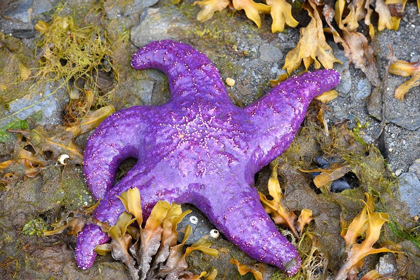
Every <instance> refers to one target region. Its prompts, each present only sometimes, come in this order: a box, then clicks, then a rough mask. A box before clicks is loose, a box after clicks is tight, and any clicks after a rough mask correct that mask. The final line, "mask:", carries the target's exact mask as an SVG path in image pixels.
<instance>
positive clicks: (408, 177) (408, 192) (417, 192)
mask: <svg viewBox="0 0 420 280" xmlns="http://www.w3.org/2000/svg"><path fill="white" fill-rule="evenodd" d="M399 180H400V196H401V201H402V202H404V203H405V204H406V205H407V206H408V208H409V209H410V215H411V216H413V217H414V216H416V215H420V202H419V201H420V181H419V179H418V178H417V176H416V174H414V173H403V174H401V176H400V177H399Z"/></svg>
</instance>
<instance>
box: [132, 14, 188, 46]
mask: <svg viewBox="0 0 420 280" xmlns="http://www.w3.org/2000/svg"><path fill="white" fill-rule="evenodd" d="M168 13H169V11H168V10H165V9H164V8H148V9H146V10H145V11H144V12H143V14H142V15H141V16H140V24H138V25H137V26H135V27H133V29H132V30H131V41H132V43H133V44H134V45H135V46H136V47H141V46H143V45H146V44H148V43H150V42H152V41H157V40H163V39H173V40H180V39H181V38H182V37H183V35H184V32H183V31H185V30H187V29H188V27H189V25H188V23H187V22H185V19H184V16H183V15H182V14H181V13H180V12H179V11H177V10H172V11H171V12H170V16H168Z"/></svg>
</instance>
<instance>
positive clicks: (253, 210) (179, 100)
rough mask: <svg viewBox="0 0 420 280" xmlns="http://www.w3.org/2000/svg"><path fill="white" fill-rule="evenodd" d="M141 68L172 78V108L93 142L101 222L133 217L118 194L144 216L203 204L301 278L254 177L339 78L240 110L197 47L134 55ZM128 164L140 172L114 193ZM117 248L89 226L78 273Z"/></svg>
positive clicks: (322, 77)
mask: <svg viewBox="0 0 420 280" xmlns="http://www.w3.org/2000/svg"><path fill="white" fill-rule="evenodd" d="M132 66H133V67H134V68H136V69H145V68H156V69H159V70H161V71H163V72H164V73H165V74H166V75H167V76H168V80H169V86H170V90H171V100H170V101H169V102H168V103H166V104H164V105H160V106H134V107H131V108H128V109H125V110H122V111H119V112H117V113H115V114H113V115H111V116H110V117H109V118H107V119H106V120H105V121H103V122H102V123H101V124H100V126H99V127H98V128H97V129H96V131H95V132H94V133H93V134H92V135H91V137H90V138H89V140H88V142H87V145H86V150H85V153H84V172H85V176H86V180H87V184H88V186H89V187H90V189H91V191H92V194H93V196H94V197H95V199H102V201H101V203H100V204H99V206H98V207H97V209H96V210H95V212H94V214H93V216H94V218H96V219H98V220H99V221H101V222H105V223H109V224H110V225H113V224H115V222H116V221H117V218H118V216H119V215H120V214H121V213H122V212H123V211H124V206H123V204H122V203H121V202H120V200H119V199H118V197H117V195H119V194H120V193H122V192H124V191H127V190H128V189H130V188H138V189H139V190H140V193H141V197H142V204H143V205H142V208H143V211H144V214H145V216H148V215H149V213H150V211H151V208H152V207H153V206H154V205H155V204H156V202H157V201H158V200H166V201H168V202H176V203H191V204H194V205H195V206H196V207H197V208H198V209H200V210H201V211H202V212H203V213H204V214H205V215H206V216H207V217H208V218H209V220H210V221H211V222H212V223H213V224H214V225H215V226H216V227H217V228H218V229H219V231H220V232H222V233H223V234H224V236H226V238H228V239H229V240H230V241H231V242H233V243H234V244H236V245H237V246H238V247H239V248H240V249H241V250H243V251H244V252H245V253H247V254H248V255H249V256H250V257H252V258H254V259H256V260H259V261H261V262H265V263H268V264H271V265H275V266H277V267H279V268H280V269H282V270H283V271H285V272H286V273H287V274H289V275H293V274H295V273H296V272H297V271H298V270H299V267H300V258H299V255H298V252H297V250H296V249H295V248H294V247H293V245H291V244H290V243H289V242H288V241H287V239H286V238H285V237H284V236H282V235H281V234H280V233H279V232H278V230H277V229H276V227H275V225H274V224H273V222H272V221H271V219H270V218H269V216H268V215H267V214H266V213H265V211H264V208H263V206H262V205H261V203H260V201H259V195H258V192H257V191H256V190H255V188H253V184H254V182H253V180H254V174H255V173H256V172H258V171H259V170H260V169H261V168H262V167H263V166H265V165H267V164H268V163H269V162H270V161H271V160H273V159H274V158H275V157H276V156H278V155H280V154H281V153H282V152H283V151H284V150H285V149H286V148H287V147H288V146H289V145H290V143H291V142H292V140H293V137H294V135H295V134H296V132H297V130H298V129H299V126H300V124H301V122H302V120H303V118H304V116H305V113H306V110H307V107H308V105H309V103H310V102H311V100H312V99H313V98H314V97H316V96H318V95H320V94H321V93H323V92H325V91H327V90H330V89H332V88H333V87H335V86H337V84H338V83H339V81H340V75H339V74H338V72H336V71H334V70H321V71H316V72H313V73H305V74H303V75H301V76H297V77H293V78H290V79H288V80H286V81H285V82H283V83H281V84H279V85H278V86H276V87H274V88H273V89H272V90H270V91H269V92H268V93H267V94H266V95H264V96H263V97H262V98H261V99H260V100H258V101H257V102H255V103H253V104H251V105H249V106H248V107H246V108H239V107H236V106H234V105H233V104H232V103H231V101H230V100H229V97H228V93H227V91H226V89H225V87H224V85H223V82H222V80H221V79H220V76H219V72H218V71H217V69H216V67H215V66H214V65H213V64H212V63H211V61H210V60H209V59H208V58H207V57H206V56H205V55H204V54H202V53H200V52H198V51H196V50H194V49H193V48H192V47H191V46H189V45H186V44H182V43H177V42H174V41H170V40H164V41H158V42H152V43H150V44H148V45H146V46H144V47H143V48H141V49H140V50H139V51H138V52H137V53H136V54H135V55H134V57H133V61H132ZM129 157H134V158H137V163H136V165H135V166H134V167H133V168H132V169H131V170H130V171H129V172H128V174H127V175H126V176H125V177H124V178H123V179H122V180H121V181H120V182H119V183H118V184H116V185H115V186H114V177H115V172H116V169H117V167H118V165H119V164H120V163H121V162H122V161H123V160H125V159H127V158H129ZM108 239H109V238H108V236H107V235H106V234H105V233H103V232H102V231H101V229H100V228H99V227H98V226H96V225H93V224H90V225H88V226H86V227H85V228H84V229H83V231H82V232H81V233H80V234H79V236H78V241H77V247H76V260H77V263H78V265H79V266H80V267H81V268H85V269H86V268H89V267H91V266H92V264H93V262H94V260H95V257H96V253H95V252H94V251H93V250H94V248H95V247H96V245H98V244H103V243H105V242H107V241H108Z"/></svg>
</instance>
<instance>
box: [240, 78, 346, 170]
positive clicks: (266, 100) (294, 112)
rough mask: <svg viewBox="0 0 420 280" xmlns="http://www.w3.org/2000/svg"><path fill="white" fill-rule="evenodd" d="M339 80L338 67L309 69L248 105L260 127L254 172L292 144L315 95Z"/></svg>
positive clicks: (253, 119) (255, 147) (247, 109)
mask: <svg viewBox="0 0 420 280" xmlns="http://www.w3.org/2000/svg"><path fill="white" fill-rule="evenodd" d="M339 82H340V74H339V73H338V72H337V71H335V70H318V71H315V72H308V73H305V74H303V75H300V76H295V77H292V78H289V79H287V80H286V81H284V82H282V83H280V84H279V85H277V86H276V87H274V88H273V89H271V90H270V91H269V92H268V93H267V94H266V95H264V96H263V97H262V98H261V99H260V100H258V101H257V102H255V103H253V104H251V105H249V106H248V107H246V108H245V112H246V113H247V114H248V115H249V116H250V119H251V122H252V123H253V124H255V126H256V127H257V129H256V136H258V137H256V138H255V140H254V142H253V145H254V149H255V150H254V155H253V158H252V160H253V161H254V163H255V165H254V167H255V170H252V171H253V172H257V171H258V170H260V169H261V168H262V167H263V166H265V165H267V164H268V163H269V162H270V161H272V160H273V159H274V158H275V157H276V156H278V155H280V154H281V153H282V152H283V151H284V150H286V149H287V147H289V145H290V143H291V142H292V140H293V137H294V136H295V134H296V132H297V131H298V129H299V126H300V125H301V123H302V121H303V119H304V117H305V114H306V110H307V108H308V106H309V103H310V102H311V101H312V99H313V98H315V97H316V96H318V95H320V94H322V93H324V92H326V91H328V90H331V89H333V88H334V87H336V86H337V85H338V84H339Z"/></svg>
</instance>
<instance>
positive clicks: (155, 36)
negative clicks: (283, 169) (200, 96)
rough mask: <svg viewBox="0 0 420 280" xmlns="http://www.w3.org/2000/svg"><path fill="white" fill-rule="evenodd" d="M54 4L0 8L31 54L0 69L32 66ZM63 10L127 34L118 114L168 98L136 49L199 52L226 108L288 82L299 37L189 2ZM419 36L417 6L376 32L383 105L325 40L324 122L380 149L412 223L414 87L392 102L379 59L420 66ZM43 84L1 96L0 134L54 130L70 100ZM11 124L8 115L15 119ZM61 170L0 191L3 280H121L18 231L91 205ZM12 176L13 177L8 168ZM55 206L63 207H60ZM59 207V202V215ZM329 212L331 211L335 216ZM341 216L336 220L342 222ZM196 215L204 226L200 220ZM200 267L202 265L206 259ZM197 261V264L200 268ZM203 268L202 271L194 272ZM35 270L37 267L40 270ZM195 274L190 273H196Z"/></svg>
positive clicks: (3, 150) (122, 275)
mask: <svg viewBox="0 0 420 280" xmlns="http://www.w3.org/2000/svg"><path fill="white" fill-rule="evenodd" d="M59 2H60V1H56V0H6V1H3V2H2V4H1V5H0V14H1V15H2V17H1V18H0V31H1V32H2V33H3V34H6V35H8V34H11V35H12V36H13V37H14V39H16V42H19V43H14V44H9V45H7V47H8V48H9V49H13V48H12V46H11V45H14V47H15V49H14V50H17V49H20V50H21V51H22V52H25V53H26V54H27V55H26V58H20V57H18V56H17V55H15V54H14V53H13V52H7V51H4V50H5V48H4V45H3V43H0V50H1V51H4V52H2V55H4V54H5V53H8V55H7V56H6V57H1V60H0V61H1V62H2V63H5V64H6V65H8V66H9V67H10V69H15V68H16V67H17V62H16V61H18V59H21V61H23V62H24V63H27V65H30V63H31V61H34V60H35V59H36V58H35V57H34V54H33V52H31V51H25V49H27V50H30V49H31V48H33V47H34V40H35V38H36V36H38V32H37V31H36V30H35V24H36V22H37V21H38V20H39V19H42V20H46V21H48V20H49V19H51V9H54V7H57V5H59ZM70 2H71V4H69V5H66V6H65V7H64V8H63V9H64V10H65V11H67V12H68V14H73V13H74V14H76V15H77V14H78V13H84V16H86V15H90V16H92V15H95V14H96V12H97V14H100V15H101V18H102V20H103V24H104V26H105V28H106V29H107V31H108V33H109V34H113V33H123V34H125V35H124V36H127V37H128V38H129V42H131V44H130V45H129V47H127V48H125V49H124V50H118V51H119V53H120V54H123V55H121V56H119V57H116V58H115V62H116V64H117V65H118V67H120V69H121V76H120V77H119V79H120V80H121V81H122V82H121V83H120V85H119V87H118V89H117V90H116V92H115V93H114V97H113V98H112V104H113V105H114V107H115V108H116V109H117V110H119V109H122V108H126V107H129V106H132V105H147V104H151V105H156V104H162V103H164V102H166V101H167V100H168V99H169V93H168V87H167V84H166V83H167V82H166V78H165V76H164V75H163V74H162V73H160V72H159V71H156V70H147V71H137V72H136V71H132V70H131V69H130V66H129V62H130V60H131V56H132V54H133V53H134V52H135V51H136V50H137V48H138V47H140V46H142V45H144V44H146V43H148V42H151V41H153V40H160V39H168V38H169V39H175V40H180V41H182V42H185V43H189V44H191V45H193V46H194V48H196V49H198V50H199V51H201V52H203V53H205V54H206V55H207V56H208V57H209V58H210V60H212V61H213V63H214V64H215V65H216V67H217V68H218V69H219V72H220V74H221V76H222V79H223V80H225V79H226V78H228V77H229V78H232V79H234V80H235V85H234V86H233V87H228V91H229V94H230V97H231V100H232V101H233V102H234V103H235V104H236V105H238V106H243V105H247V104H250V103H251V102H253V101H255V100H257V99H258V98H259V97H261V96H262V95H263V94H264V93H265V92H267V90H268V89H269V88H270V85H269V82H268V81H269V80H270V79H276V78H277V77H278V76H279V75H281V74H283V73H285V71H284V70H283V69H282V66H283V65H284V59H285V56H286V54H287V53H288V51H290V50H291V49H292V48H294V47H295V46H296V44H297V42H298V40H299V30H298V29H296V28H287V29H286V31H285V32H284V33H279V34H272V33H271V32H270V19H269V18H268V17H266V18H265V19H264V21H263V25H262V28H261V29H257V28H256V27H255V25H254V24H253V23H252V22H251V21H249V20H248V19H246V17H245V16H244V14H243V13H242V12H236V13H234V14H233V13H232V12H230V11H228V10H224V11H223V12H221V13H215V15H214V17H213V18H212V19H211V20H209V21H207V22H205V23H200V22H198V21H197V20H196V19H195V16H196V14H197V13H198V11H199V7H197V6H196V7H193V6H192V5H191V4H192V2H194V1H190V0H188V1H183V3H182V4H180V5H172V4H170V1H169V0H167V1H164V0H161V1H157V0H148V1H140V0H135V1H106V2H105V4H104V6H103V7H101V9H98V10H94V9H93V10H92V9H90V8H86V7H87V6H89V5H91V4H92V3H93V2H95V1H90V0H76V1H70ZM419 37H420V15H419V14H418V10H417V6H416V5H415V3H414V2H409V3H407V7H406V9H405V12H404V17H403V18H402V20H401V23H400V28H399V30H398V31H389V30H385V31H382V32H379V33H378V36H377V38H376V40H375V41H374V42H372V46H373V48H374V51H375V55H376V62H377V67H378V69H379V72H380V76H381V79H383V80H386V84H385V85H384V86H383V88H384V92H383V94H384V101H385V104H383V103H382V102H381V100H382V96H381V94H382V93H381V92H380V91H378V90H376V89H375V87H374V86H373V85H371V84H370V83H369V82H368V80H367V78H366V76H365V75H364V73H363V72H362V71H360V70H358V69H355V68H354V67H353V66H352V65H349V63H348V59H347V58H346V57H345V56H344V51H343V50H342V49H341V47H339V46H337V45H336V44H335V43H334V42H333V41H332V38H330V37H327V40H328V43H329V44H330V45H331V46H332V48H333V51H334V54H335V56H336V57H337V58H338V59H339V60H340V61H342V62H343V64H336V65H334V68H335V69H336V70H338V71H340V72H341V74H342V81H341V84H340V85H339V86H338V87H337V91H338V97H337V98H336V99H335V100H333V101H331V102H329V103H328V110H327V111H326V113H325V117H326V120H327V122H328V123H329V125H330V126H332V125H334V124H336V123H341V122H343V121H348V126H349V127H350V128H355V127H357V126H360V125H362V128H361V129H360V133H359V135H360V137H361V138H362V139H363V140H364V141H365V142H366V143H367V144H374V145H375V146H376V147H378V148H379V150H380V151H381V154H382V155H383V156H384V157H385V159H386V161H387V162H388V164H389V168H390V169H391V170H392V171H393V172H394V174H395V175H397V176H399V177H400V179H399V181H400V182H401V185H400V186H401V187H400V189H399V192H400V197H401V199H402V200H403V201H404V202H405V206H406V207H408V208H409V213H410V215H411V216H415V215H419V214H420V204H419V199H418V193H419V179H420V167H419V165H420V164H419V158H420V145H419V144H418V143H420V114H419V104H420V87H416V88H413V89H412V90H410V91H409V93H408V94H407V95H406V96H405V98H404V100H403V101H400V100H397V99H395V98H394V97H393V95H394V91H395V89H396V88H397V87H398V86H399V85H400V84H401V83H402V82H404V81H405V80H406V79H407V78H404V77H400V76H394V75H391V74H388V73H386V65H387V63H388V60H387V58H386V56H387V55H388V53H389V52H390V49H389V46H391V47H392V49H393V51H394V53H395V56H396V57H397V58H398V59H401V60H406V61H412V62H414V61H418V60H419V59H420V47H419V44H418V38H419ZM116 48H117V47H116ZM2 69H4V67H3V68H2ZM17 69H18V68H17ZM139 72H142V73H139ZM385 78H386V79H385ZM2 79H3V77H0V84H1V83H2ZM49 86H50V84H44V87H43V88H42V89H40V90H39V91H38V93H37V94H36V95H35V94H34V95H28V93H27V92H25V91H23V90H22V91H19V92H17V93H13V96H10V92H8V91H7V90H3V89H2V88H1V87H0V102H1V103H4V104H1V107H0V124H1V126H0V127H1V128H4V127H8V126H9V125H12V123H13V122H14V121H16V120H18V119H28V120H29V119H30V120H33V122H34V123H35V124H39V125H53V126H54V125H60V124H61V123H60V122H61V120H60V118H61V115H62V113H63V106H64V105H65V104H66V103H67V102H68V95H67V93H66V92H64V91H60V92H58V93H55V94H54V95H53V96H50V95H48V93H49V90H50V89H49ZM6 104H7V106H6ZM29 105H31V106H29ZM383 108H385V113H384V116H385V120H384V121H385V127H384V130H383V133H382V134H381V135H380V137H379V134H380V132H381V120H382V109H383ZM10 115H13V116H14V117H15V118H10V117H9V116H10ZM30 122H31V121H30ZM31 125H32V126H33V124H31ZM1 139H3V138H1ZM7 139H9V140H7V141H6V142H2V143H0V144H1V145H0V158H1V160H2V161H6V160H8V159H9V158H10V157H11V155H13V153H14V152H13V151H14V146H15V144H16V141H17V140H18V138H17V137H16V136H15V135H9V136H8V138H7ZM85 140H86V136H83V137H79V139H78V140H77V143H78V144H79V145H81V146H82V147H83V145H84V143H85ZM68 168H69V166H67V167H65V166H59V165H55V166H54V164H52V165H51V166H50V167H49V168H46V169H44V170H42V171H41V173H40V174H38V176H37V177H35V178H28V177H25V180H23V179H22V181H18V182H17V183H16V185H15V187H14V188H13V189H8V188H6V187H3V183H2V187H0V203H1V204H0V205H1V206H0V225H1V227H0V237H1V238H0V239H1V241H0V251H1V252H6V254H4V253H2V254H1V255H0V261H1V262H2V263H3V264H5V265H4V266H3V265H2V266H1V268H0V278H2V279H9V278H7V277H9V276H10V275H13V274H14V272H15V271H16V272H17V273H18V276H19V278H22V279H24V278H26V279H37V278H38V279H40V278H42V279H48V278H50V277H56V278H58V279H97V278H98V277H104V278H109V279H127V278H128V276H127V274H126V272H125V268H124V266H123V265H122V264H121V263H117V262H114V261H112V260H111V257H101V258H99V261H97V262H96V264H95V266H94V267H93V268H92V269H91V270H88V271H81V270H79V269H78V268H77V267H76V265H75V262H74V260H73V257H74V254H73V247H72V246H74V238H72V237H63V236H61V235H58V236H55V237H53V238H41V237H34V236H30V237H27V236H24V235H22V233H21V230H22V228H23V226H24V225H25V224H26V223H27V222H28V221H30V220H32V219H35V218H38V217H39V216H40V215H41V214H42V217H44V220H45V221H46V222H48V223H51V222H53V220H54V217H57V216H58V215H59V213H60V212H61V211H63V209H66V210H68V209H73V210H74V209H78V208H80V207H81V206H83V205H85V204H88V203H90V202H92V198H91V197H90V196H89V195H88V194H87V193H86V187H85V185H84V182H83V178H82V174H81V173H80V170H81V169H80V166H76V167H74V166H72V169H73V171H72V172H71V174H70V175H69V174H68V172H70V171H68V170H67V169H68ZM8 172H9V173H10V172H12V171H11V170H8ZM13 172H15V173H16V174H17V173H19V174H22V178H23V174H24V170H23V167H22V168H21V169H19V168H16V169H15V170H13ZM384 172H385V171H384ZM7 174H8V173H7ZM2 176H5V174H2ZM70 179H72V180H70ZM3 180H4V178H3ZM8 180H9V181H8V182H10V181H13V180H14V179H13V177H12V178H9V179H8ZM2 182H4V181H2ZM305 191H310V190H305ZM47 194H48V195H49V196H48V195H47ZM293 194H294V195H295V196H296V197H304V195H305V194H304V191H302V192H299V189H298V188H296V189H294V191H293ZM68 198H71V199H68ZM360 198H362V197H360ZM286 200H287V199H286ZM57 201H61V204H60V203H57ZM304 202H307V200H306V199H301V200H300V201H295V202H294V201H289V203H290V204H289V205H288V206H289V207H292V208H293V209H295V208H294V206H296V209H297V208H299V207H297V206H299V205H300V204H303V203H304ZM356 204H357V203H356ZM61 205H63V207H62V208H61ZM321 206H322V205H321ZM359 206H360V205H359ZM327 208H328V207H326V209H327ZM329 209H333V210H334V211H337V209H338V208H337V207H331V208H329ZM324 210H325V209H324ZM328 211H330V210H328V209H327V210H326V212H328ZM318 214H319V215H320V217H324V216H325V217H326V214H325V213H324V212H322V211H320V212H319V213H318ZM48 215H49V216H48ZM336 216H337V217H336V218H337V221H338V215H336ZM197 217H199V216H198V214H197ZM198 220H199V223H198V224H197V228H196V230H195V231H194V234H193V235H194V237H195V238H198V237H199V236H203V235H207V234H208V232H209V230H211V229H212V227H211V225H208V224H207V223H206V222H202V219H201V218H200V217H199V218H198ZM321 220H322V219H320V220H318V222H319V221H321ZM188 221H190V222H191V220H190V216H188V217H187V220H186V222H187V223H188ZM334 230H337V229H334ZM337 234H339V232H337ZM327 235H328V234H326V236H327ZM219 239H220V238H219ZM219 239H218V240H219ZM334 240H335V239H334ZM218 242H219V241H218ZM224 242H225V241H224V240H223V241H220V243H217V246H218V247H219V248H222V252H223V257H220V258H219V259H220V262H222V263H223V265H222V266H220V269H221V270H226V271H227V270H228V269H230V270H231V271H230V272H227V273H226V274H225V275H229V277H231V278H226V279H234V278H233V277H237V278H239V275H238V274H237V273H236V268H235V267H234V266H232V265H230V264H229V265H226V262H228V259H229V256H230V255H229V254H230V253H229V254H228V253H226V252H227V251H228V250H231V252H233V253H231V254H232V255H235V256H237V257H238V258H242V257H241V255H240V253H238V252H237V251H235V249H234V248H231V247H230V246H231V245H228V244H225V243H224ZM337 242H338V241H337ZM406 242H408V241H406ZM334 244H336V243H334ZM338 245H339V243H337V246H338ZM16 248H17V249H16ZM407 248H409V246H408V247H407ZM410 252H411V251H410ZM197 255H198V253H197ZM28 256H30V257H28ZM197 258H200V257H197ZM206 258H207V256H206V257H204V259H206ZM242 260H243V259H242ZM399 260H401V258H400V259H399ZM245 261H247V260H246V259H245ZM248 261H249V260H248ZM192 262H197V259H195V260H193V261H192ZM211 262H212V265H214V266H217V264H216V261H211ZM389 262H390V263H392V265H393V267H397V266H398V265H395V266H394V262H393V261H392V260H391V261H389ZM199 266H200V264H198V265H197V266H196V267H199ZM39 267H42V269H41V270H40V269H39ZM228 267H229V268H228ZM200 269H201V267H200ZM202 269H205V268H202ZM198 270H199V269H197V271H196V272H197V273H199V271H198ZM386 271H388V270H386ZM235 273H236V274H235ZM232 275H235V276H232Z"/></svg>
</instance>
